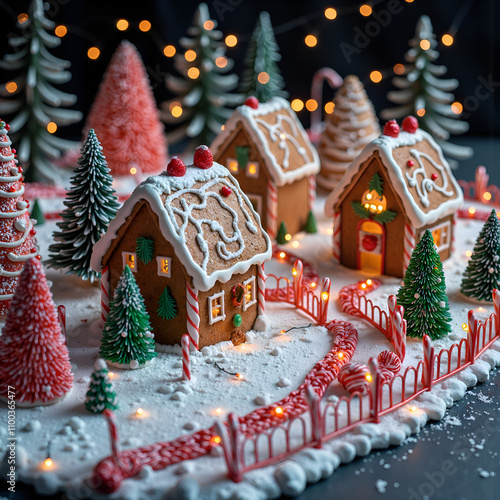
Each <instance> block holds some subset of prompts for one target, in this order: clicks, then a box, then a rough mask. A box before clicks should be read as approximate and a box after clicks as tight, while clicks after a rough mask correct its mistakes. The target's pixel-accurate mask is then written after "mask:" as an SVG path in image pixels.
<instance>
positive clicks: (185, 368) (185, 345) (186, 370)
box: [181, 333, 191, 380]
mask: <svg viewBox="0 0 500 500" xmlns="http://www.w3.org/2000/svg"><path fill="white" fill-rule="evenodd" d="M190 343H191V339H190V337H189V335H188V334H187V333H185V334H183V335H182V339H181V344H182V380H191V361H190V359H189V344H190Z"/></svg>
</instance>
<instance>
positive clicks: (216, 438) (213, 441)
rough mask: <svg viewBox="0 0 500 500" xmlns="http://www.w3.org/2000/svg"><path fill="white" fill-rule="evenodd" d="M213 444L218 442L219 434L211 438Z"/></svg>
mask: <svg viewBox="0 0 500 500" xmlns="http://www.w3.org/2000/svg"><path fill="white" fill-rule="evenodd" d="M210 441H211V442H212V443H213V444H220V443H221V441H222V439H221V437H220V436H213V437H212V439H211V440H210Z"/></svg>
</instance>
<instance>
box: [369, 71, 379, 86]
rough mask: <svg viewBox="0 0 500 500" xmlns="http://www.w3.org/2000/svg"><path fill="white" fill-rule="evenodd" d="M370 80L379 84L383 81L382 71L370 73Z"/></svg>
mask: <svg viewBox="0 0 500 500" xmlns="http://www.w3.org/2000/svg"><path fill="white" fill-rule="evenodd" d="M370 80H371V81H372V82H373V83H379V82H380V81H382V73H381V72H380V71H372V72H371V73H370Z"/></svg>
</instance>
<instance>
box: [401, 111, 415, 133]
mask: <svg viewBox="0 0 500 500" xmlns="http://www.w3.org/2000/svg"><path fill="white" fill-rule="evenodd" d="M402 126H403V130H404V131H405V132H409V133H410V134H414V133H415V132H416V131H417V130H418V120H417V119H416V118H415V117H414V116H411V115H409V116H407V117H406V118H405V119H404V120H403V123H402Z"/></svg>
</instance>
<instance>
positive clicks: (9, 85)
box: [5, 82, 17, 94]
mask: <svg viewBox="0 0 500 500" xmlns="http://www.w3.org/2000/svg"><path fill="white" fill-rule="evenodd" d="M5 90H6V91H7V92H8V93H9V94H13V93H14V92H15V91H16V90H17V83H16V82H7V83H6V84H5Z"/></svg>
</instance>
